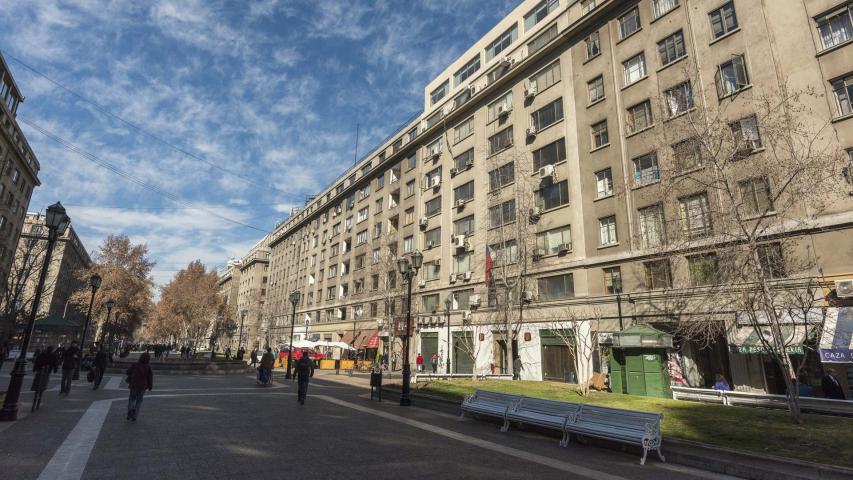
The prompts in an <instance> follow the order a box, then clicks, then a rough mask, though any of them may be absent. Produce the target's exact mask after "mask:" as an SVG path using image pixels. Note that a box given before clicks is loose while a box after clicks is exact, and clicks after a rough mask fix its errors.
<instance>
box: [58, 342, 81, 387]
mask: <svg viewBox="0 0 853 480" xmlns="http://www.w3.org/2000/svg"><path fill="white" fill-rule="evenodd" d="M79 364H80V349H79V348H77V342H71V345H69V346H68V348H66V349H65V352H64V353H63V354H62V381H61V382H60V386H59V394H60V395H62V394H63V393H64V394H65V396H68V395H69V394H70V393H71V380H72V379H73V378H74V372H75V371H77V368H78V366H79Z"/></svg>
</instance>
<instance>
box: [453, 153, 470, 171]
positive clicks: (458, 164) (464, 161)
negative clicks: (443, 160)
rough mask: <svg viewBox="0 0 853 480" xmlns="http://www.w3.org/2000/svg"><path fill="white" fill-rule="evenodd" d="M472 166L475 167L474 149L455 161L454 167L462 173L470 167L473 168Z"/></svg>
mask: <svg viewBox="0 0 853 480" xmlns="http://www.w3.org/2000/svg"><path fill="white" fill-rule="evenodd" d="M472 165H474V149H473V148H472V149H471V150H468V151H467V152H465V153H463V154H462V155H459V156H457V157H456V158H454V159H453V166H454V168H456V171H457V172H461V171H463V170H465V169H467V168H468V167H469V166H472Z"/></svg>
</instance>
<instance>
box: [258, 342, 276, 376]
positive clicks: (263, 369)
mask: <svg viewBox="0 0 853 480" xmlns="http://www.w3.org/2000/svg"><path fill="white" fill-rule="evenodd" d="M274 366H275V356H273V354H272V349H271V348H270V347H267V351H266V353H264V356H263V357H262V358H261V366H260V367H258V380H259V381H260V382H261V384H263V385H271V384H272V369H273V367H274Z"/></svg>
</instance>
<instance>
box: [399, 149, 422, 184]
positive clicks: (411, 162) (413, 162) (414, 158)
mask: <svg viewBox="0 0 853 480" xmlns="http://www.w3.org/2000/svg"><path fill="white" fill-rule="evenodd" d="M405 161H406V171H407V172H408V171H409V170H412V169H414V168H415V167H417V166H418V155H417V154H416V153H415V152H412V154H411V155H409V156H408V158H406V160H405ZM396 178H397V179H399V178H400V173H399V172H397V176H396Z"/></svg>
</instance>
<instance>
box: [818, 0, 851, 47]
mask: <svg viewBox="0 0 853 480" xmlns="http://www.w3.org/2000/svg"><path fill="white" fill-rule="evenodd" d="M817 30H818V32H819V33H820V41H821V43H822V44H823V48H825V49H826V48H830V47H834V46H836V45H840V44H842V43H844V42H846V41H847V40H850V39H851V38H853V5H847V6H845V7H842V8H841V9H839V10H835V11H834V12H831V13H828V14H826V15H824V16H823V17H821V18H819V19H817Z"/></svg>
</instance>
